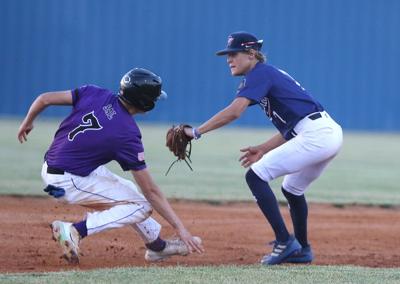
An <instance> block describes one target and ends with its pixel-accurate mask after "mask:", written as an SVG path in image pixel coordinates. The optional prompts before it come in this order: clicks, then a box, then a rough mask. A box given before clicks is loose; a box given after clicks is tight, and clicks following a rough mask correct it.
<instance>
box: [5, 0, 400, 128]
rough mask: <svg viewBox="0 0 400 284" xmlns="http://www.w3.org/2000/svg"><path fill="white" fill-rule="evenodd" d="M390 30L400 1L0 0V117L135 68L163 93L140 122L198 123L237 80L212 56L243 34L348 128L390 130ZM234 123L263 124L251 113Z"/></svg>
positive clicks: (394, 52) (397, 24) (393, 42)
mask: <svg viewBox="0 0 400 284" xmlns="http://www.w3.org/2000/svg"><path fill="white" fill-rule="evenodd" d="M399 28H400V1H397V0H382V1H376V0H363V1H361V0H335V1H329V0H301V1H299V0H280V1H274V0H254V1H245V2H243V1H238V0H218V1H216V0H169V1H162V0H146V1H144V0H135V1H130V0H113V1H99V0H79V1H61V0H57V1H56V0H35V1H32V0H1V1H0V70H1V76H0V93H1V98H2V103H1V104H0V115H17V116H19V115H22V114H23V113H24V112H25V111H26V110H27V108H28V106H29V104H30V103H31V102H32V100H33V99H34V97H35V96H36V95H38V94H39V93H41V92H43V91H48V90H64V89H70V88H74V87H76V86H79V85H82V84H86V83H94V84H98V85H101V86H104V87H107V88H110V89H113V90H117V88H118V83H119V79H120V77H121V76H122V75H123V74H124V72H125V71H127V70H128V69H130V68H132V67H134V66H141V67H145V68H149V69H152V70H154V71H155V72H156V73H159V74H160V75H161V76H162V78H163V79H164V82H165V83H164V88H165V90H166V91H167V92H168V93H169V99H168V100H167V101H165V102H161V103H160V104H159V105H158V107H157V111H154V112H152V113H151V114H150V115H147V116H145V117H142V118H141V119H142V120H147V121H157V122H177V121H188V122H200V121H203V120H205V119H207V118H208V117H209V116H210V115H212V114H213V113H215V112H216V111H218V110H219V109H220V108H222V107H224V106H225V105H226V104H228V103H229V102H230V101H231V99H232V97H233V96H234V94H235V90H236V87H237V85H238V83H239V78H232V77H231V76H230V73H229V70H228V68H227V65H226V61H225V58H223V57H216V56H215V51H216V50H218V49H221V48H223V47H224V46H225V44H226V37H227V35H228V34H229V33H230V32H232V31H237V30H247V31H251V32H253V33H255V34H256V35H257V36H258V37H260V38H263V39H264V49H263V50H264V51H265V52H266V53H267V56H268V58H269V62H270V63H271V64H274V65H276V66H279V67H280V68H282V69H284V70H286V71H287V72H289V73H290V74H291V75H292V76H293V77H295V78H296V79H297V80H298V81H299V82H300V83H301V84H302V85H303V86H304V87H305V88H306V89H308V90H309V91H310V92H311V93H312V94H313V95H314V96H315V97H316V98H318V99H319V100H320V101H321V102H322V104H323V105H324V106H325V107H326V108H327V109H328V111H329V112H330V113H331V114H332V115H333V116H334V117H335V118H337V120H338V121H339V122H340V123H341V124H342V125H343V126H344V127H345V128H347V129H364V130H384V131H399V130H400V118H399V115H398V113H397V109H398V106H399V105H400V92H399V90H398V87H397V85H396V82H397V81H398V80H399V78H400V72H399V66H400V36H399ZM67 112H68V109H66V108H64V109H62V111H60V110H59V109H51V110H49V111H46V113H45V114H46V115H48V116H52V115H53V116H54V115H61V114H66V113H67ZM237 124H238V125H252V126H261V125H270V124H269V122H268V121H267V120H265V119H264V117H263V115H262V112H261V110H259V109H256V110H255V111H248V112H246V114H245V116H244V117H243V118H242V119H241V120H240V121H239V122H238V123H237Z"/></svg>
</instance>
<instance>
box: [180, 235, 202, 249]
mask: <svg viewBox="0 0 400 284" xmlns="http://www.w3.org/2000/svg"><path fill="white" fill-rule="evenodd" d="M179 237H180V238H181V240H182V241H183V242H184V243H185V244H186V246H187V247H188V249H189V252H190V253H193V252H198V253H203V252H204V248H203V245H202V244H201V239H200V238H199V237H193V236H192V235H191V234H190V233H189V232H188V231H187V230H180V231H179Z"/></svg>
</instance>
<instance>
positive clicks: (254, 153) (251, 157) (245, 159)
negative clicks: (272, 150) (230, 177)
mask: <svg viewBox="0 0 400 284" xmlns="http://www.w3.org/2000/svg"><path fill="white" fill-rule="evenodd" d="M240 152H244V154H243V155H242V156H241V157H240V158H239V162H241V165H242V166H243V167H245V168H247V167H249V166H251V164H253V163H255V162H257V161H258V160H259V159H261V157H262V156H263V155H264V152H263V151H262V150H261V149H260V148H258V147H251V146H249V147H246V148H243V149H240Z"/></svg>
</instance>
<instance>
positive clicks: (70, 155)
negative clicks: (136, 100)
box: [45, 85, 146, 176]
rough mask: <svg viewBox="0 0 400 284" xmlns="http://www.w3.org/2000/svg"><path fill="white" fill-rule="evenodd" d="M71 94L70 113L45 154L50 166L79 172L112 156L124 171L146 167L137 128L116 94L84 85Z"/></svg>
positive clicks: (81, 174)
mask: <svg viewBox="0 0 400 284" xmlns="http://www.w3.org/2000/svg"><path fill="white" fill-rule="evenodd" d="M72 98H73V109H72V113H71V114H70V115H69V116H68V117H67V118H66V119H64V121H63V122H62V123H61V125H60V127H59V129H58V130H57V132H56V134H55V136H54V140H53V143H52V144H51V146H50V148H49V150H48V151H47V153H46V155H45V160H46V161H47V164H48V165H49V166H51V167H54V168H58V169H62V170H65V171H66V172H69V173H72V174H74V175H79V176H87V175H89V174H90V173H91V172H92V171H93V170H94V169H96V168H97V167H99V166H100V165H104V164H106V163H108V162H110V161H111V160H115V161H117V162H118V163H119V164H120V166H121V168H122V169H123V170H125V171H126V170H142V169H144V168H146V164H145V161H144V149H143V144H142V141H141V138H142V136H141V133H140V130H139V128H138V126H137V124H136V122H135V121H134V120H133V118H132V115H131V114H129V112H128V111H127V110H126V109H125V107H124V106H123V105H122V104H121V103H120V101H119V99H118V97H117V96H115V95H114V94H113V93H112V92H111V91H109V90H107V89H102V88H99V87H97V86H93V85H87V86H83V87H81V88H79V89H75V90H73V91H72Z"/></svg>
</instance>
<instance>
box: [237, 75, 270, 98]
mask: <svg viewBox="0 0 400 284" xmlns="http://www.w3.org/2000/svg"><path fill="white" fill-rule="evenodd" d="M271 88H272V77H271V76H268V75H267V74H261V72H258V70H254V72H250V73H249V74H248V75H246V77H245V78H244V79H243V81H242V82H241V83H240V85H239V88H238V90H237V93H236V97H245V98H247V99H249V100H250V101H251V102H252V104H256V103H259V102H260V101H261V100H262V98H263V97H265V96H266V95H267V94H268V92H269V90H270V89H271Z"/></svg>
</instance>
